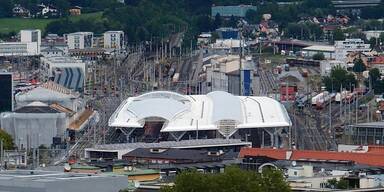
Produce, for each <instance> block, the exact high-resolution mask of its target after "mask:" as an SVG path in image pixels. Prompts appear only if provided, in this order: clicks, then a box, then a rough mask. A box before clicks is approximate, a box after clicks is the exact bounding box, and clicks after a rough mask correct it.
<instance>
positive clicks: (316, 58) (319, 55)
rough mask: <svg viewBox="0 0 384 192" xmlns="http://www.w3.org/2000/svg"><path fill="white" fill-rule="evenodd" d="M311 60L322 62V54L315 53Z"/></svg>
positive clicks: (323, 57)
mask: <svg viewBox="0 0 384 192" xmlns="http://www.w3.org/2000/svg"><path fill="white" fill-rule="evenodd" d="M312 59H313V60H324V59H325V56H324V54H323V53H316V54H314V55H313V56H312Z"/></svg>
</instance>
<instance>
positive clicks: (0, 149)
mask: <svg viewBox="0 0 384 192" xmlns="http://www.w3.org/2000/svg"><path fill="white" fill-rule="evenodd" d="M0 165H1V166H0V168H1V167H4V142H3V139H0Z"/></svg>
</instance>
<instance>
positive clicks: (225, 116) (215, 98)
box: [207, 91, 243, 123]
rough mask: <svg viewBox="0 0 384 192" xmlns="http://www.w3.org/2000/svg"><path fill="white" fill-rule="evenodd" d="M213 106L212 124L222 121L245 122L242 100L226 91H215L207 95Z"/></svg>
mask: <svg viewBox="0 0 384 192" xmlns="http://www.w3.org/2000/svg"><path fill="white" fill-rule="evenodd" d="M207 97H208V98H210V99H211V101H212V104H213V109H212V110H213V111H212V122H214V123H217V122H218V121H220V120H234V121H236V122H237V123H242V122H243V114H242V111H241V103H240V99H239V98H238V97H236V96H233V95H232V94H230V93H227V92H224V91H214V92H211V93H208V94H207Z"/></svg>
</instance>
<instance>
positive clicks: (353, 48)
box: [335, 39, 371, 61]
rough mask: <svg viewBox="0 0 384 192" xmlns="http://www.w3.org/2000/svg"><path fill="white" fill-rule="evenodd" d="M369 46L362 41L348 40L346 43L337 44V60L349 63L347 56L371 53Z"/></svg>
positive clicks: (339, 42) (338, 42)
mask: <svg viewBox="0 0 384 192" xmlns="http://www.w3.org/2000/svg"><path fill="white" fill-rule="evenodd" d="M370 51H371V48H370V45H369V44H365V43H364V41H363V40H361V39H346V40H345V41H336V42H335V54H336V57H335V59H336V60H338V61H347V54H348V53H351V52H363V53H365V52H370Z"/></svg>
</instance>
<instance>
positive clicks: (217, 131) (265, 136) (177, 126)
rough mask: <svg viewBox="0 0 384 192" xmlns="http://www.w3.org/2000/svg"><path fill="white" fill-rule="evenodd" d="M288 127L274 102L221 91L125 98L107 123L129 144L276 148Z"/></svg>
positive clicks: (282, 107)
mask: <svg viewBox="0 0 384 192" xmlns="http://www.w3.org/2000/svg"><path fill="white" fill-rule="evenodd" d="M291 125H292V123H291V120H290V118H289V116H288V113H287V111H286V109H285V108H284V106H283V105H282V104H280V103H279V102H278V101H276V100H274V99H271V98H269V97H254V96H234V95H232V94H230V93H227V92H224V91H214V92H211V93H208V94H206V95H181V94H178V93H174V92H168V91H156V92H150V93H146V94H143V95H140V96H137V97H130V98H128V99H126V100H125V101H123V102H122V103H121V105H120V106H119V107H118V108H117V110H116V111H115V112H114V114H113V115H112V116H111V117H110V119H109V126H110V127H111V128H114V129H116V131H117V132H120V133H121V134H122V135H124V137H125V142H128V143H133V142H147V143H151V142H160V141H180V140H191V139H216V138H221V139H241V140H243V141H247V142H252V145H254V146H261V147H263V146H270V147H277V148H278V147H284V146H286V145H287V143H286V142H284V139H283V138H287V137H288V135H287V134H288V129H289V127H290V126H291Z"/></svg>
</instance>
